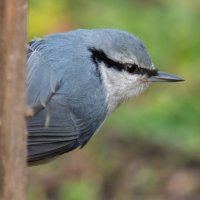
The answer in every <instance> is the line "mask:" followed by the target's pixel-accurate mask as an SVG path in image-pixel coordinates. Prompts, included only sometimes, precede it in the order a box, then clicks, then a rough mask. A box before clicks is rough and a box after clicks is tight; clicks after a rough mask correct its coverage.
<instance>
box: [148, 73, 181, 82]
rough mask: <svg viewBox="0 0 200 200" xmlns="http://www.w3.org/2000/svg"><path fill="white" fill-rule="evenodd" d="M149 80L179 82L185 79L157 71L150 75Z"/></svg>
mask: <svg viewBox="0 0 200 200" xmlns="http://www.w3.org/2000/svg"><path fill="white" fill-rule="evenodd" d="M148 81H150V82H179V81H184V79H182V78H180V77H178V76H176V75H173V74H169V73H166V72H161V71H157V74H156V75H153V76H151V77H149V78H148Z"/></svg>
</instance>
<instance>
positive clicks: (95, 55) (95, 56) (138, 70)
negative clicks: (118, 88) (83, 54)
mask: <svg viewBox="0 0 200 200" xmlns="http://www.w3.org/2000/svg"><path fill="white" fill-rule="evenodd" d="M89 51H90V52H91V53H92V56H91V57H92V61H93V62H94V63H95V64H96V65H97V64H98V62H104V63H105V65H106V66H107V67H108V68H114V69H116V70H118V71H122V70H124V71H127V72H128V73H130V74H141V75H145V74H146V75H147V76H148V77H151V76H156V75H157V73H158V72H157V70H156V69H147V68H142V67H139V66H138V65H137V64H131V63H125V64H124V63H120V62H117V61H114V60H112V59H110V58H109V57H107V55H106V54H105V53H104V52H103V51H102V50H97V49H94V48H89Z"/></svg>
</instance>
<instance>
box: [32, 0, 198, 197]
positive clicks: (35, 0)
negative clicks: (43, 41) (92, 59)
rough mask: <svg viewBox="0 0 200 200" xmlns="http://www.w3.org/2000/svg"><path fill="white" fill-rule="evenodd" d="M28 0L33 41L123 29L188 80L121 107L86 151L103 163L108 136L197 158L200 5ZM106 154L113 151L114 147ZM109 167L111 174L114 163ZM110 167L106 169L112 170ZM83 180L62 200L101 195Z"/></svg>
mask: <svg viewBox="0 0 200 200" xmlns="http://www.w3.org/2000/svg"><path fill="white" fill-rule="evenodd" d="M29 2H30V3H29V6H30V8H29V39H33V38H34V37H42V36H44V35H46V34H50V33H54V32H61V31H62V32H63V31H69V30H73V29H77V28H89V29H91V28H117V29H123V30H126V31H129V32H132V33H134V34H135V35H138V36H139V37H140V38H141V39H142V40H143V41H144V43H145V44H146V46H147V49H148V51H149V53H150V55H151V58H152V60H153V61H154V64H155V66H158V68H159V69H160V70H163V71H168V72H171V73H175V74H177V75H179V76H181V77H183V78H184V79H185V80H186V81H185V82H181V83H175V84H171V83H162V84H153V85H151V87H150V88H149V90H148V91H147V92H145V93H144V94H143V95H142V96H140V97H138V98H136V99H133V100H131V101H129V102H128V103H126V104H125V105H123V106H121V107H120V108H119V109H118V110H117V111H116V112H114V113H113V114H112V116H111V117H109V119H108V120H107V122H106V123H105V125H104V126H103V128H102V129H101V131H100V132H101V135H98V136H95V137H96V138H95V137H94V138H93V140H92V141H91V142H90V144H89V145H88V147H86V148H88V149H89V151H94V152H96V153H97V154H98V155H96V157H98V159H99V160H101V156H103V155H102V152H100V153H98V150H101V148H104V142H105V140H106V138H105V136H106V135H109V136H111V137H112V136H113V135H118V136H119V137H123V138H125V140H131V141H145V144H146V143H156V144H158V145H161V146H163V147H164V148H166V149H171V148H172V149H173V148H175V149H178V151H180V152H183V153H185V154H184V155H187V156H186V157H187V159H191V157H192V158H198V156H199V151H200V145H199V144H200V88H199V87H200V56H199V53H200V26H199V21H200V1H197V0H190V1H187V0H173V1H168V0H150V1H148V0H110V1H107V0H84V1H83V0H59V1H56V0H50V1H49V0H42V1H39V0H30V1H29ZM132 145H134V144H132ZM107 150H108V151H109V150H110V151H111V152H112V149H109V148H108V149H107ZM103 152H104V153H105V154H106V152H105V151H103ZM90 156H93V154H92V155H90ZM66 159H67V158H66ZM104 159H105V158H104ZM94 160H95V158H94ZM94 162H96V161H94ZM111 163H112V162H111ZM106 164H107V163H105V165H106ZM115 164H116V163H115ZM115 164H113V165H114V166H115ZM110 165H111V166H110ZM110 165H109V166H110V169H111V171H112V170H113V167H112V164H110ZM116 165H117V166H118V165H120V164H119V163H117V164H116ZM114 168H115V167H114ZM110 169H107V168H106V170H108V171H109V170H110ZM47 171H48V170H47ZM146 171H147V172H145V173H147V174H148V173H149V174H150V175H149V176H150V177H151V173H150V172H151V171H153V170H150V172H149V169H148V170H146ZM107 173H108V172H107ZM145 177H146V176H145ZM153 179H155V176H153ZM82 181H83V180H80V181H79V182H73V181H72V185H70V186H68V187H67V188H68V190H67V191H68V192H67V193H66V192H65V191H64V190H63V189H62V187H61V189H59V191H60V195H61V196H62V198H61V197H60V199H64V197H63V196H65V195H66V197H65V198H66V199H72V200H79V199H85V198H81V195H80V196H79V192H80V193H88V196H91V197H90V198H88V199H94V196H95V193H96V194H98V192H100V191H98V190H99V189H97V185H98V184H96V186H95V187H96V189H95V191H93V192H91V191H90V190H89V189H90V188H89V187H88V183H87V182H86V184H83V182H82ZM140 181H142V179H141V180H140ZM155 181H156V180H155ZM84 182H85V180H84ZM150 182H151V181H150ZM63 184H64V185H67V184H69V183H63ZM76 184H77V188H78V189H77V191H79V192H77V194H74V193H73V192H71V193H70V192H69V190H70V189H69V188H71V191H74V190H76V189H75V188H76ZM70 195H71V196H70ZM76 195H77V196H76ZM86 199H87V198H86ZM96 199H98V198H96ZM99 199H100V198H99ZM127 199H128V198H127ZM143 199H145V198H143Z"/></svg>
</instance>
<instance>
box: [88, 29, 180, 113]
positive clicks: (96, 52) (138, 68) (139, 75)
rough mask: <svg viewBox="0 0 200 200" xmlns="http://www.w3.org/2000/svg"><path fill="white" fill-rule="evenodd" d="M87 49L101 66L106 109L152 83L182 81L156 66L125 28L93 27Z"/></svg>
mask: <svg viewBox="0 0 200 200" xmlns="http://www.w3.org/2000/svg"><path fill="white" fill-rule="evenodd" d="M89 51H90V52H91V55H92V60H93V62H94V63H95V64H96V65H97V66H98V67H99V68H100V72H101V76H102V80H103V83H104V85H105V88H106V90H107V103H108V110H109V112H111V111H113V110H114V109H115V108H116V107H117V106H118V105H119V104H120V103H122V102H123V101H126V100H127V99H129V98H130V97H133V96H137V95H139V94H140V93H141V92H143V91H144V90H145V89H146V88H147V87H148V86H149V84H150V83H151V82H176V81H182V80H183V79H181V78H179V77H177V76H175V75H172V74H168V73H165V72H161V71H159V70H158V69H156V68H155V67H154V65H153V63H152V61H151V59H150V57H149V55H148V53H147V50H146V48H145V46H144V44H143V43H142V42H141V41H140V40H139V39H138V38H137V37H135V36H134V35H132V34H129V33H127V32H124V31H119V30H111V29H104V30H96V33H95V42H94V45H93V46H91V47H90V48H89Z"/></svg>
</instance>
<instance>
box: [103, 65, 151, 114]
mask: <svg viewBox="0 0 200 200" xmlns="http://www.w3.org/2000/svg"><path fill="white" fill-rule="evenodd" d="M101 74H102V79H103V83H104V85H105V88H106V91H107V107H108V112H112V111H113V110H114V109H115V108H116V107H117V106H118V105H120V104H121V103H122V102H124V101H126V100H128V99H129V98H130V97H134V96H138V95H139V94H141V93H142V92H143V91H144V90H145V89H146V88H147V87H148V85H149V84H148V82H146V83H145V82H142V80H141V77H138V76H136V75H130V74H129V73H127V72H124V71H121V72H118V71H116V70H115V69H112V68H107V67H105V66H103V64H102V65H101Z"/></svg>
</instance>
